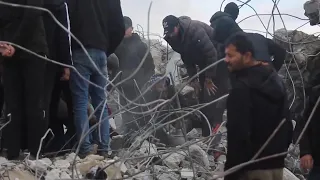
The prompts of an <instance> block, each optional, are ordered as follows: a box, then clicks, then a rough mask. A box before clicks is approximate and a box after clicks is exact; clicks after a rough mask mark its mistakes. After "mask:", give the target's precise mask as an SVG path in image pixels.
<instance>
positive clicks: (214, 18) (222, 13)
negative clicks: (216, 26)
mask: <svg viewBox="0 0 320 180" xmlns="http://www.w3.org/2000/svg"><path fill="white" fill-rule="evenodd" d="M225 16H228V17H230V18H232V17H231V15H230V14H228V13H225V12H222V11H218V12H216V13H214V15H212V17H211V19H210V23H212V22H213V21H215V20H217V19H219V18H221V17H225Z"/></svg>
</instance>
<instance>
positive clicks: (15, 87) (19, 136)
mask: <svg viewBox="0 0 320 180" xmlns="http://www.w3.org/2000/svg"><path fill="white" fill-rule="evenodd" d="M5 2H9V3H10V2H11V3H17V4H22V5H29V6H36V7H43V0H23V1H22V0H21V1H20V0H18V1H16V0H15V1H13V0H6V1H5ZM0 31H1V32H0V34H1V37H0V40H2V41H9V42H13V43H15V44H19V45H20V46H23V47H25V48H27V49H29V50H31V51H33V52H35V53H38V54H40V55H42V56H45V55H47V52H48V49H47V42H46V36H45V29H44V24H43V19H42V12H41V11H39V10H33V9H26V8H16V7H10V6H5V5H0ZM3 66H4V72H3V83H4V94H5V103H6V110H7V113H10V114H11V122H10V123H9V124H8V125H7V126H6V128H5V131H4V144H5V146H6V147H7V148H8V159H16V158H18V157H19V154H20V149H28V150H29V151H30V154H31V155H32V156H36V154H37V151H38V149H39V145H40V139H41V138H42V136H43V135H44V134H45V132H46V130H47V122H46V121H45V119H44V115H45V113H44V107H43V103H42V100H43V99H42V97H43V95H44V81H45V80H44V77H45V67H46V61H45V60H43V59H40V58H38V57H36V56H34V55H31V54H29V53H27V52H24V51H23V50H19V49H16V52H15V54H14V55H13V56H12V57H10V58H6V59H5V60H4V63H3ZM24 138H25V139H24Z"/></svg>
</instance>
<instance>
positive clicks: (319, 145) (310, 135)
mask: <svg viewBox="0 0 320 180" xmlns="http://www.w3.org/2000/svg"><path fill="white" fill-rule="evenodd" d="M312 83H313V85H314V86H313V88H312V91H310V92H309V93H308V99H309V102H308V106H307V108H306V110H305V112H304V116H303V119H302V120H301V121H298V124H297V129H298V130H299V131H298V132H301V130H302V129H303V128H304V126H305V125H306V122H307V120H308V118H309V116H310V114H311V112H312V110H313V108H316V110H315V112H314V114H313V117H312V118H311V121H310V124H309V125H308V127H307V129H306V131H305V132H304V134H303V136H302V139H301V141H300V157H301V159H300V163H301V167H302V168H303V169H305V170H307V171H308V170H310V173H309V177H308V180H316V179H320V141H319V139H318V137H319V136H320V131H319V128H320V121H319V118H320V109H319V106H317V107H315V105H316V102H317V100H318V98H319V95H320V89H319V77H318V78H317V79H315V81H313V82H312Z"/></svg>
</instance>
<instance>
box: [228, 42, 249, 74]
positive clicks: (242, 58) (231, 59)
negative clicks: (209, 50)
mask: <svg viewBox="0 0 320 180" xmlns="http://www.w3.org/2000/svg"><path fill="white" fill-rule="evenodd" d="M225 53H226V58H225V62H226V63H227V65H228V69H229V71H230V72H234V71H238V70H241V69H243V68H245V67H246V65H247V64H248V62H249V61H250V60H251V57H252V56H251V53H249V52H248V53H246V54H245V55H242V54H240V53H239V52H238V51H237V48H236V47H235V46H234V45H232V44H230V45H229V46H227V47H226V48H225Z"/></svg>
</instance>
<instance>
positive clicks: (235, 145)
mask: <svg viewBox="0 0 320 180" xmlns="http://www.w3.org/2000/svg"><path fill="white" fill-rule="evenodd" d="M250 99H251V97H250V90H249V88H247V87H244V88H237V89H234V90H232V92H231V93H230V96H229V97H228V105H227V109H228V122H227V130H228V137H227V138H228V154H227V162H226V166H225V168H226V169H230V168H232V167H234V166H236V165H239V164H241V163H244V162H247V161H249V160H250V158H252V157H251V156H252V153H251V152H250V150H251V142H250V139H251V128H252V122H253V119H252V115H251V114H252V112H251V109H252V104H251V102H250Z"/></svg>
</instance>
